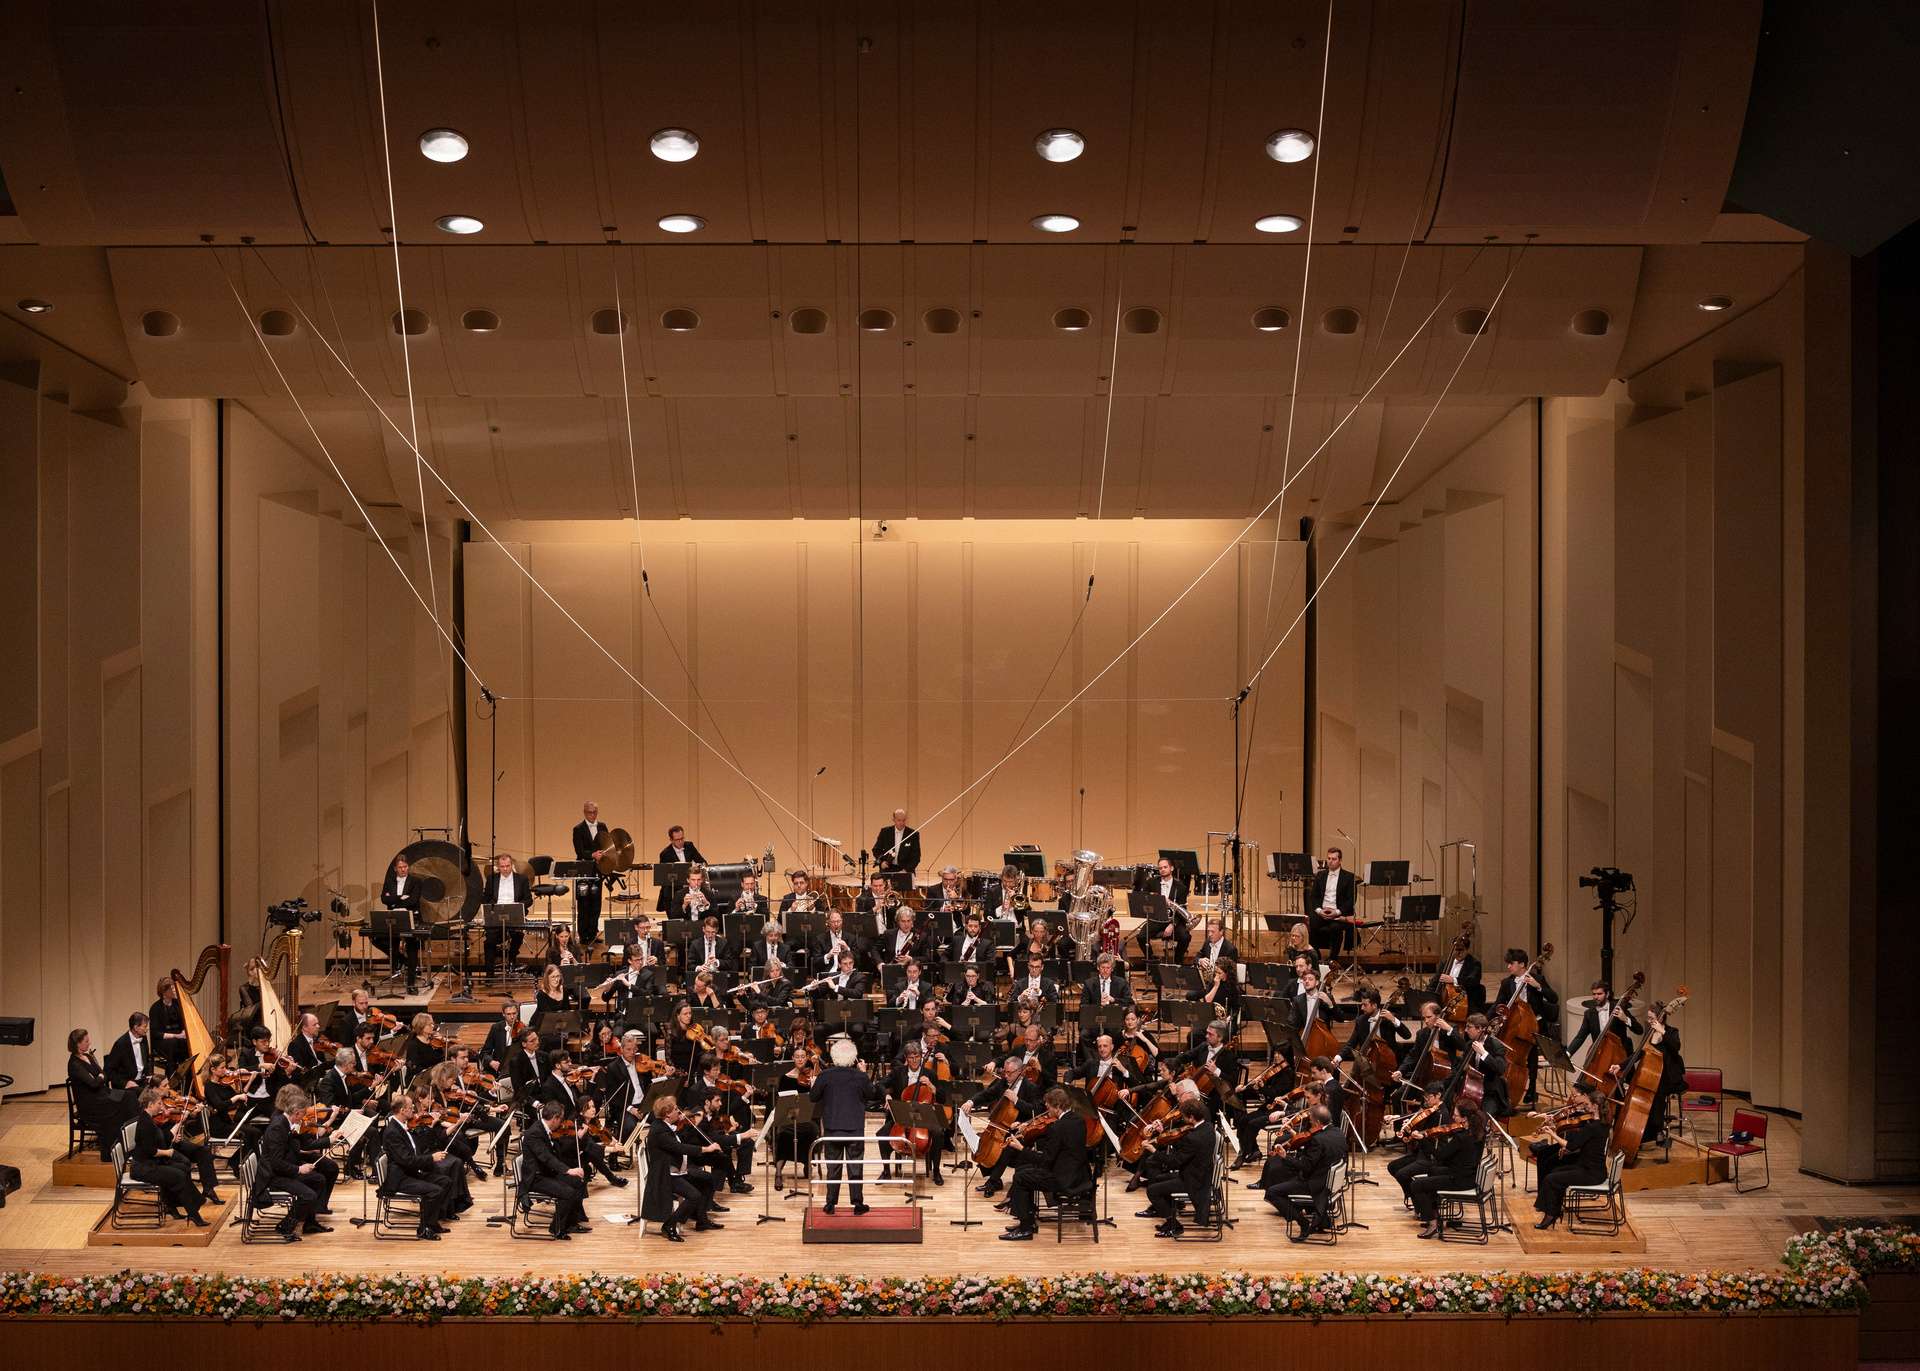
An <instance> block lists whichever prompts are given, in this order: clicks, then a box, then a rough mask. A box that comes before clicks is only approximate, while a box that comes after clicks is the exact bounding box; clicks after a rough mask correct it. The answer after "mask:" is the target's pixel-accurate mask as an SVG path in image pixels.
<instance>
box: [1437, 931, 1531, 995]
mask: <svg viewBox="0 0 1920 1371" xmlns="http://www.w3.org/2000/svg"><path fill="white" fill-rule="evenodd" d="M1471 946H1472V945H1471V944H1470V943H1469V942H1468V941H1467V938H1466V936H1465V934H1462V935H1461V936H1460V937H1457V938H1455V939H1454V940H1453V951H1452V952H1450V953H1448V954H1447V958H1446V960H1445V961H1443V962H1441V963H1440V968H1439V970H1437V971H1435V972H1434V974H1433V979H1432V980H1430V981H1428V982H1427V993H1428V994H1430V995H1433V996H1436V997H1439V998H1442V999H1444V998H1445V990H1446V988H1447V987H1450V986H1457V987H1459V988H1460V990H1461V991H1462V992H1464V993H1465V995H1466V997H1467V1008H1468V1009H1469V1010H1470V1011H1472V1012H1474V1013H1478V1012H1480V1011H1481V1010H1484V1009H1485V1008H1486V1007H1487V988H1486V986H1484V985H1482V984H1481V983H1480V959H1479V958H1478V957H1476V956H1474V955H1473V953H1472V952H1471V951H1470V950H1469V948H1470V947H1471ZM1522 965H1525V963H1524V962H1523V963H1522Z"/></svg>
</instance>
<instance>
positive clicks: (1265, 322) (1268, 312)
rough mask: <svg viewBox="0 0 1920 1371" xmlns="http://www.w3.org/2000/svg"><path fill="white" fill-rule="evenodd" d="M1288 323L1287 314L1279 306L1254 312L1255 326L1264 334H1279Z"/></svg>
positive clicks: (1270, 306) (1269, 306) (1271, 306)
mask: <svg viewBox="0 0 1920 1371" xmlns="http://www.w3.org/2000/svg"><path fill="white" fill-rule="evenodd" d="M1287 323H1288V315H1287V312H1286V311H1285V310H1284V309H1281V308H1280V307H1279V306H1278V305H1268V306H1267V307H1266V308H1265V309H1257V310H1255V311H1254V312H1253V326H1254V327H1255V328H1257V329H1259V330H1260V331H1261V332H1262V333H1278V332H1279V331H1280V330H1281V329H1283V328H1285V327H1286V326H1287Z"/></svg>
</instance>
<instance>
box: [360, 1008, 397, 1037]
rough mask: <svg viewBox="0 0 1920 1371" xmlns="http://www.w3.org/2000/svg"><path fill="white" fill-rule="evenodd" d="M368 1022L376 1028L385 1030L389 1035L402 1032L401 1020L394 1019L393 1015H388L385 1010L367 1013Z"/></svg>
mask: <svg viewBox="0 0 1920 1371" xmlns="http://www.w3.org/2000/svg"><path fill="white" fill-rule="evenodd" d="M367 1022H368V1023H370V1024H373V1025H375V1026H376V1027H379V1028H384V1029H386V1030H387V1032H389V1033H398V1032H399V1031H400V1020H398V1019H396V1018H394V1017H393V1015H391V1014H389V1013H387V1011H386V1010H384V1009H374V1010H369V1011H368V1013H367Z"/></svg>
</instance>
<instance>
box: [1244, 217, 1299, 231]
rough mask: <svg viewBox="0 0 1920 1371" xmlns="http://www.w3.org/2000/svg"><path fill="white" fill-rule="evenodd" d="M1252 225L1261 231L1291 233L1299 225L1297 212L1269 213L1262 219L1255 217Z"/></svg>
mask: <svg viewBox="0 0 1920 1371" xmlns="http://www.w3.org/2000/svg"><path fill="white" fill-rule="evenodd" d="M1253 226H1254V227H1255V228H1257V229H1259V230H1260V232H1262V233H1292V232H1293V231H1294V230H1295V229H1297V228H1299V227H1300V216H1299V215H1297V214H1269V215H1268V216H1267V217H1266V218H1264V219H1255V220H1254V221H1253Z"/></svg>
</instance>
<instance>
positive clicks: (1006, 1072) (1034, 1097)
mask: <svg viewBox="0 0 1920 1371" xmlns="http://www.w3.org/2000/svg"><path fill="white" fill-rule="evenodd" d="M1021 1067H1022V1062H1021V1059H1020V1058H1019V1057H1008V1058H1007V1059H1006V1060H1005V1061H1004V1062H1002V1063H1001V1064H1000V1074H999V1075H997V1076H995V1077H994V1078H993V1080H992V1081H990V1082H988V1083H987V1084H986V1085H984V1086H982V1087H981V1088H980V1090H979V1091H977V1092H976V1093H975V1094H974V1096H973V1098H972V1099H970V1100H968V1101H967V1106H966V1107H967V1112H968V1113H969V1114H992V1113H993V1108H994V1106H995V1105H997V1104H999V1103H1000V1101H1001V1100H1003V1099H1005V1098H1006V1097H1007V1096H1008V1095H1011V1096H1013V1102H1014V1107H1015V1110H1016V1111H1017V1112H1016V1114H1015V1117H1016V1118H1018V1119H1022V1120H1025V1119H1031V1118H1032V1117H1033V1116H1034V1115H1035V1114H1037V1113H1039V1112H1040V1109H1041V1107H1042V1103H1041V1102H1042V1097H1043V1096H1044V1094H1045V1092H1044V1091H1043V1090H1041V1088H1040V1086H1039V1084H1038V1083H1037V1082H1035V1081H1030V1080H1028V1079H1027V1078H1026V1076H1025V1075H1024V1074H1023V1073H1022V1070H1021ZM1011 1160H1012V1157H1011V1155H1010V1154H1009V1153H1008V1152H1007V1151H1005V1150H1003V1151H1002V1152H1001V1153H1000V1159H999V1160H998V1161H996V1162H995V1163H994V1164H993V1165H992V1166H989V1167H986V1168H984V1169H985V1171H986V1181H985V1182H984V1183H983V1184H981V1185H979V1186H976V1187H975V1189H977V1190H978V1191H979V1192H980V1193H981V1194H982V1195H997V1194H999V1193H1000V1176H1001V1173H1002V1172H1004V1171H1005V1170H1006V1169H1007V1164H1008V1162H1009V1161H1011Z"/></svg>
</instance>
